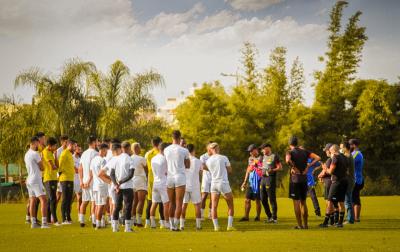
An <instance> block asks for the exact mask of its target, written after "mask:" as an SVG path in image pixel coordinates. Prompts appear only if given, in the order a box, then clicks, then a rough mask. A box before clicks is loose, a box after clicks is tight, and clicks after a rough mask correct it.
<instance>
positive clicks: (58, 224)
mask: <svg viewBox="0 0 400 252" xmlns="http://www.w3.org/2000/svg"><path fill="white" fill-rule="evenodd" d="M53 225H54V226H56V227H59V226H61V224H60V223H58V222H54V223H53Z"/></svg>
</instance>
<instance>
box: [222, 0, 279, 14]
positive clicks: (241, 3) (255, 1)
mask: <svg viewBox="0 0 400 252" xmlns="http://www.w3.org/2000/svg"><path fill="white" fill-rule="evenodd" d="M282 1H283V0H225V2H228V3H229V4H230V5H231V6H232V7H233V8H234V9H236V10H244V11H257V10H262V9H265V8H267V7H269V6H271V5H274V4H278V3H280V2H282Z"/></svg>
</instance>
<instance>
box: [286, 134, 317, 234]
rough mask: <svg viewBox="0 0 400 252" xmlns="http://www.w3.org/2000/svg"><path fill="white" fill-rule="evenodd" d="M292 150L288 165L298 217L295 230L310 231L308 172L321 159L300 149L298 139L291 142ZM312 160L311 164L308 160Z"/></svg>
mask: <svg viewBox="0 0 400 252" xmlns="http://www.w3.org/2000/svg"><path fill="white" fill-rule="evenodd" d="M289 148H290V150H289V151H288V152H287V153H286V163H287V164H288V165H289V166H290V167H291V169H290V174H291V182H292V186H293V191H292V192H291V195H290V196H291V198H292V199H293V205H294V212H295V215H296V220H297V226H296V227H295V229H308V209H307V204H306V198H307V191H308V186H307V171H308V168H309V167H310V166H313V165H314V164H315V163H316V162H318V161H319V160H321V158H320V157H319V156H318V155H316V154H315V153H312V152H310V151H308V150H305V149H300V148H299V147H298V140H297V137H291V138H290V140H289ZM309 158H312V159H313V161H312V162H311V163H307V160H308V159H309Z"/></svg>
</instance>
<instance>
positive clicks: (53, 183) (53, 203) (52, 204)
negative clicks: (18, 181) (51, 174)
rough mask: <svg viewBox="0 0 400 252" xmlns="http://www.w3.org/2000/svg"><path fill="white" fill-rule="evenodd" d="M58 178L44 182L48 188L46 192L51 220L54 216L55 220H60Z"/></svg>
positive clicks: (48, 213) (48, 215)
mask: <svg viewBox="0 0 400 252" xmlns="http://www.w3.org/2000/svg"><path fill="white" fill-rule="evenodd" d="M57 183H58V181H57V180H50V181H46V182H45V183H44V186H45V188H46V194H47V198H48V204H47V220H48V221H49V222H50V221H51V217H53V221H54V222H58V219H57Z"/></svg>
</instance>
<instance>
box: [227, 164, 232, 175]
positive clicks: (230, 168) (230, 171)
mask: <svg viewBox="0 0 400 252" xmlns="http://www.w3.org/2000/svg"><path fill="white" fill-rule="evenodd" d="M226 170H227V171H228V173H232V166H230V165H228V166H227V167H226Z"/></svg>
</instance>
